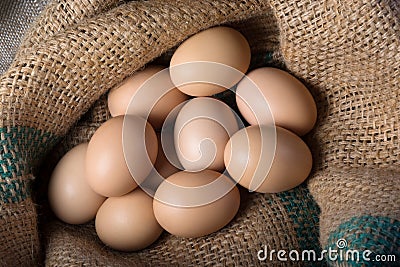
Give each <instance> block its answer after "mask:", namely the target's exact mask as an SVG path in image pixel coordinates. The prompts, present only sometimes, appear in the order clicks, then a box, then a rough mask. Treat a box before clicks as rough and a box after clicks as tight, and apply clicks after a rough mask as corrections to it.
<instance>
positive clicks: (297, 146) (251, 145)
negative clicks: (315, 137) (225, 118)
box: [224, 125, 312, 193]
mask: <svg viewBox="0 0 400 267" xmlns="http://www.w3.org/2000/svg"><path fill="white" fill-rule="evenodd" d="M271 140H272V141H271ZM274 143H275V144H274ZM224 162H225V165H226V169H227V171H228V173H229V174H230V176H231V177H232V178H233V179H234V180H235V181H237V182H238V183H239V184H240V185H242V186H243V187H245V188H247V189H250V190H251V191H256V192H261V193H278V192H282V191H286V190H289V189H292V188H294V187H296V186H298V185H299V184H301V183H302V182H303V181H304V180H305V179H306V178H307V177H308V175H309V174H310V172H311V168H312V155H311V152H310V150H309V148H308V147H307V145H306V144H305V143H304V141H303V140H302V139H301V138H300V137H298V136H297V135H295V134H294V133H292V132H290V131H289V130H286V129H284V128H281V127H279V126H277V127H276V137H275V129H274V127H269V126H258V125H254V126H249V127H247V128H244V129H241V130H240V131H238V132H237V133H235V134H234V135H233V136H232V137H231V138H230V140H229V142H228V143H227V145H226V147H225V152H224Z"/></svg>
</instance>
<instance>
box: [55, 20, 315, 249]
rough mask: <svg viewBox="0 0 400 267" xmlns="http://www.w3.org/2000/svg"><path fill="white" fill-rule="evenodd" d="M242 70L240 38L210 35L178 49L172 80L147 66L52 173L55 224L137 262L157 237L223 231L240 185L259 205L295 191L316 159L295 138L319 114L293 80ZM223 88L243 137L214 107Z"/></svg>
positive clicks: (215, 31) (219, 105) (219, 32)
mask: <svg viewBox="0 0 400 267" xmlns="http://www.w3.org/2000/svg"><path fill="white" fill-rule="evenodd" d="M249 64H250V47H249V44H248V42H247V40H246V39H245V37H244V36H243V35H242V34H241V33H239V32H238V31H236V30H234V29H232V28H229V27H214V28H210V29H207V30H205V31H202V32H200V33H198V34H196V35H194V36H192V37H190V38H189V39H187V40H186V41H185V42H183V43H182V44H181V45H180V46H179V47H178V48H177V50H176V51H175V53H174V54H173V56H172V58H171V62H170V67H169V68H164V67H161V66H148V67H146V68H145V69H143V70H140V71H137V72H136V73H135V74H134V75H132V76H131V77H129V78H128V79H126V80H125V81H124V82H123V83H122V84H121V85H120V86H118V87H115V88H113V89H112V90H111V91H110V92H109V95H108V107H109V110H110V113H111V115H112V118H111V119H109V120H108V121H106V122H105V123H104V124H102V125H101V126H100V127H99V128H98V129H97V131H96V132H95V133H94V135H93V136H92V138H91V139H90V141H89V143H84V144H80V145H78V146H76V147H74V148H73V149H71V150H70V151H69V152H67V153H66V154H65V155H64V157H63V158H62V159H61V160H60V161H59V163H58V164H57V166H56V168H55V169H54V171H53V173H52V177H51V179H50V183H49V192H48V197H49V203H50V206H51V208H52V210H53V211H54V213H55V215H56V216H57V217H58V218H59V219H61V220H62V221H64V222H67V223H70V224H82V223H86V222H89V221H90V220H92V219H95V227H96V232H97V234H98V236H99V238H100V240H101V241H102V242H103V243H104V244H106V245H108V246H109V247H111V248H114V249H117V250H121V251H136V250H140V249H143V248H145V247H147V246H149V245H150V244H152V243H153V242H154V241H156V240H157V239H158V237H159V236H160V235H161V233H162V232H163V230H166V231H168V232H169V233H171V234H173V235H177V236H181V237H200V236H204V235H208V234H211V233H213V232H215V231H218V230H219V229H221V228H223V227H224V226H225V225H227V224H228V223H229V222H230V221H231V220H232V219H233V218H234V217H235V215H236V213H237V211H238V209H239V205H240V194H239V190H238V186H237V184H239V185H240V186H243V187H245V188H247V189H249V190H250V191H256V192H260V193H276V192H281V191H285V190H289V189H291V188H294V187H296V186H297V185H299V184H301V183H302V182H303V181H304V180H305V179H306V178H307V176H308V175H309V173H310V171H311V167H312V156H311V152H310V150H309V148H308V147H307V145H306V144H305V143H304V142H303V141H302V139H301V137H300V136H302V135H304V134H306V133H307V132H309V131H310V130H311V129H312V128H313V126H314V124H315V121H316V116H317V112H316V105H315V102H314V100H313V98H312V96H311V94H310V93H309V91H308V90H307V88H306V87H305V86H304V85H303V84H302V83H301V82H300V81H298V80H297V79H296V78H295V77H293V76H292V75H290V74H288V73H286V72H284V71H282V70H279V69H275V68H268V67H264V68H258V69H254V70H252V71H250V72H249V73H247V75H245V73H246V72H247V71H248V68H249ZM165 88H167V89H165ZM227 88H228V89H231V88H234V89H231V90H235V94H236V102H237V107H238V110H239V112H240V115H241V116H242V117H243V118H244V119H245V120H246V121H247V124H248V125H249V126H247V127H245V125H243V123H241V119H240V118H241V117H240V116H238V115H237V114H236V113H235V112H234V111H233V110H232V109H231V108H230V107H229V106H228V105H227V104H225V103H224V102H222V101H221V100H219V99H217V98H215V97H214V96H215V94H218V93H221V92H223V91H225V90H227Z"/></svg>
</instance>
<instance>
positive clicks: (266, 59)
mask: <svg viewBox="0 0 400 267" xmlns="http://www.w3.org/2000/svg"><path fill="white" fill-rule="evenodd" d="M273 59H274V51H266V52H265V53H260V54H256V55H252V56H251V63H250V67H249V69H250V70H252V69H255V68H259V67H267V66H270V67H273V66H272V65H273V64H274V62H273Z"/></svg>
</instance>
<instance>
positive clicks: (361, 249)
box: [325, 215, 400, 266]
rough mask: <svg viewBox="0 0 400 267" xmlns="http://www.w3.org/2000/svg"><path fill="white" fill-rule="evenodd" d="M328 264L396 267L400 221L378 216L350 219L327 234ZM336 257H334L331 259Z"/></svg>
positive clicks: (399, 261) (399, 242) (399, 245)
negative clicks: (329, 253)
mask: <svg viewBox="0 0 400 267" xmlns="http://www.w3.org/2000/svg"><path fill="white" fill-rule="evenodd" d="M325 249H326V250H327V251H328V250H329V249H330V250H337V253H332V256H331V257H329V255H327V257H328V262H329V263H330V264H331V265H339V266H400V221H398V220H395V219H392V218H387V217H380V216H370V215H365V216H360V217H353V218H351V219H350V220H348V221H346V222H343V223H342V224H340V225H339V227H338V228H337V229H336V230H335V231H334V232H332V233H331V234H330V235H329V238H328V245H327V246H326V248H325ZM335 255H336V256H335Z"/></svg>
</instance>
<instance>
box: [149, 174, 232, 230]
mask: <svg viewBox="0 0 400 267" xmlns="http://www.w3.org/2000/svg"><path fill="white" fill-rule="evenodd" d="M219 177H221V178H219ZM218 178H219V179H222V180H223V182H222V183H220V184H219V185H220V187H219V188H218V191H219V192H217V193H219V194H220V197H219V198H218V199H217V200H215V201H212V202H206V203H204V205H200V206H194V207H190V206H183V205H185V203H190V202H191V201H193V199H198V200H200V201H202V199H203V198H204V199H205V198H207V196H205V195H206V194H207V192H204V191H203V192H201V191H200V192H197V193H196V192H192V190H191V189H193V188H195V187H202V186H204V185H207V184H209V183H211V182H214V181H215V180H216V179H218ZM168 183H172V184H174V185H176V186H181V190H175V191H174V190H171V187H170V186H169V184H168ZM182 190H183V191H182ZM185 191H186V192H185ZM173 202H178V203H181V204H182V206H178V205H175V204H174V205H171V204H168V203H173ZM239 205H240V194H239V190H238V188H237V187H236V186H235V185H234V183H233V182H232V181H231V180H230V179H229V178H228V177H226V176H225V175H222V174H220V173H218V172H215V171H212V170H204V171H201V172H187V171H181V172H177V173H175V174H173V175H171V176H170V177H168V178H167V179H166V180H165V181H164V182H163V183H162V184H161V185H160V186H159V187H158V189H157V191H156V194H155V196H154V200H153V209H154V214H155V217H156V219H157V221H158V222H159V224H160V225H161V226H162V227H163V228H164V229H165V230H166V231H168V232H169V233H171V234H173V235H176V236H181V237H200V236H205V235H208V234H211V233H213V232H215V231H218V230H219V229H221V228H223V227H224V226H225V225H227V224H228V223H229V222H230V221H231V220H232V219H233V218H234V216H235V215H236V213H237V211H238V209H239Z"/></svg>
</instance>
